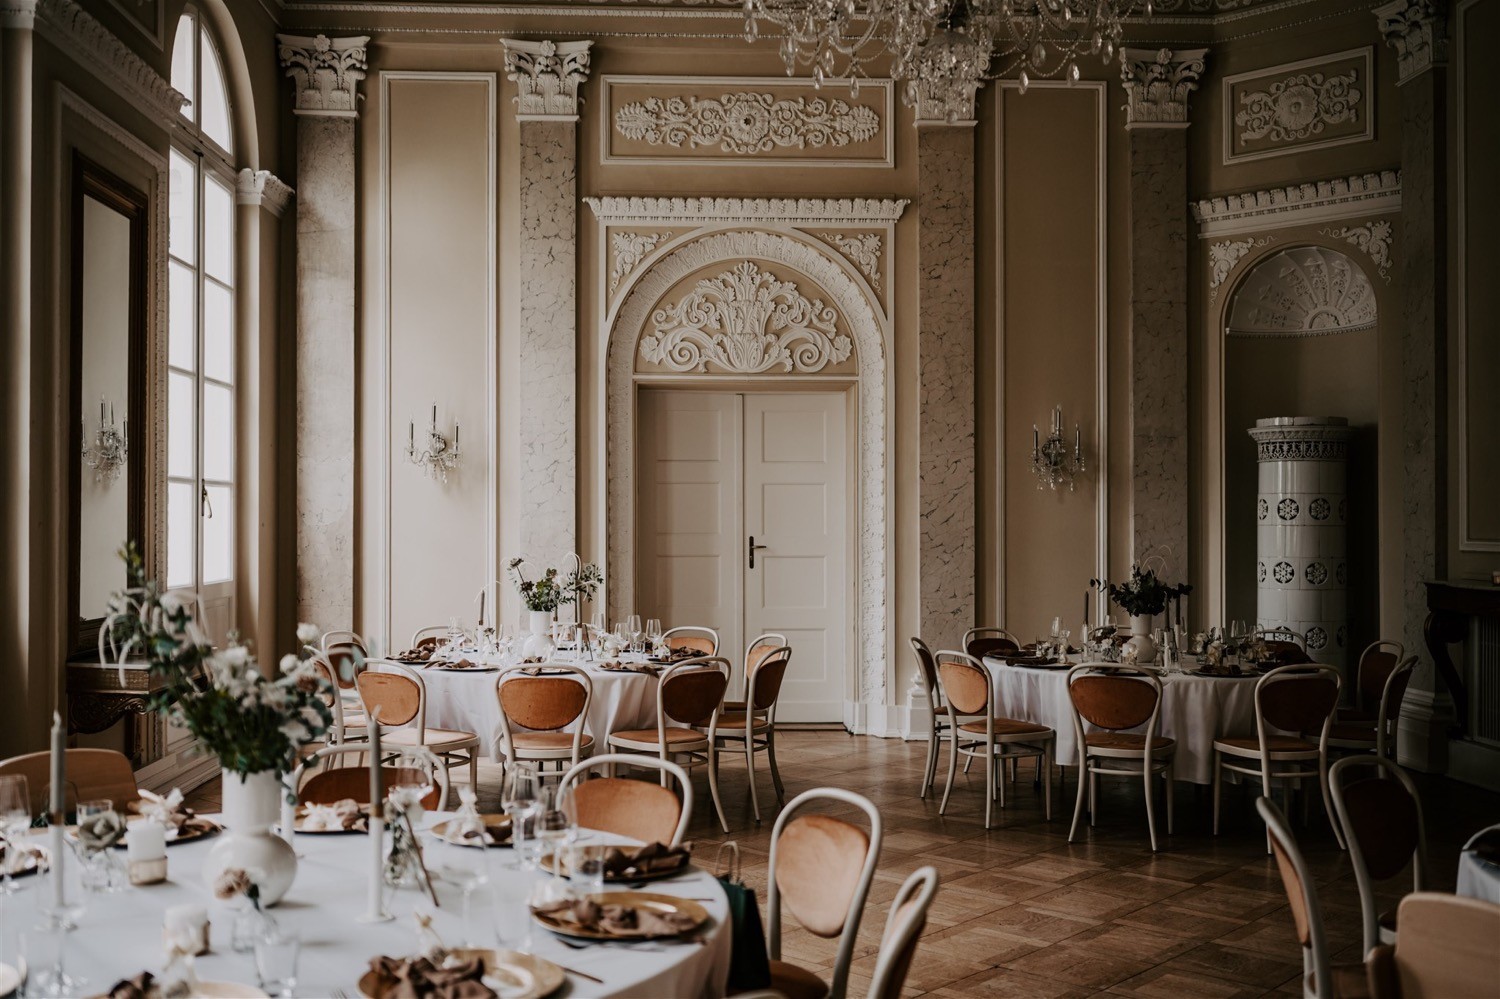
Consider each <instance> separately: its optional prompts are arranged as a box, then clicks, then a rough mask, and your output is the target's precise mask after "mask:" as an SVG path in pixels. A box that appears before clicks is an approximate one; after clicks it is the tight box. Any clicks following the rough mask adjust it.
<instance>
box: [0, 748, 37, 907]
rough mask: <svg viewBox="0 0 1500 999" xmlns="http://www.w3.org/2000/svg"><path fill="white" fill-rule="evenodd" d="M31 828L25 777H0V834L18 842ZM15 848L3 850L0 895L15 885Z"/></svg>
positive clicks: (11, 890)
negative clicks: (3, 859)
mask: <svg viewBox="0 0 1500 999" xmlns="http://www.w3.org/2000/svg"><path fill="white" fill-rule="evenodd" d="M29 828H31V797H30V794H29V792H28V789H27V787H26V778H25V777H23V776H21V775H20V774H8V775H6V776H4V777H0V835H3V836H4V837H5V840H6V842H7V843H12V842H14V843H20V842H21V841H22V840H23V838H24V837H25V836H26V830H27V829H29ZM18 856H19V851H17V850H6V851H5V881H4V883H3V884H0V895H13V894H15V893H16V892H17V891H19V890H20V889H19V888H17V887H16V883H15V880H14V879H13V878H12V877H11V872H12V871H13V870H14V869H15V864H16V859H17V857H18Z"/></svg>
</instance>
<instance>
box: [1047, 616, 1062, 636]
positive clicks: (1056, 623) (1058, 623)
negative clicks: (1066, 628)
mask: <svg viewBox="0 0 1500 999" xmlns="http://www.w3.org/2000/svg"><path fill="white" fill-rule="evenodd" d="M1061 632H1062V618H1060V617H1055V618H1053V619H1052V630H1051V631H1049V632H1047V635H1048V637H1051V638H1056V637H1057V636H1058V635H1059V634H1060V633H1061Z"/></svg>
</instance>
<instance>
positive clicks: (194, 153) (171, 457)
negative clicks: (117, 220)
mask: <svg viewBox="0 0 1500 999" xmlns="http://www.w3.org/2000/svg"><path fill="white" fill-rule="evenodd" d="M172 86H173V87H174V88H176V89H177V90H179V91H181V92H182V93H183V94H184V95H186V96H187V97H188V99H189V100H190V101H191V103H190V104H187V105H186V106H184V107H183V109H182V116H183V121H181V122H180V123H179V127H178V128H177V129H176V130H175V132H174V135H173V140H172V153H171V180H170V185H171V188H170V192H171V197H170V202H171V206H170V216H171V220H170V229H171V231H170V235H169V246H170V261H169V263H168V287H169V289H170V312H169V315H168V336H167V369H168V373H167V585H168V587H170V588H174V589H177V588H182V589H192V590H195V591H197V592H198V593H199V594H200V595H201V596H202V597H203V612H204V615H205V617H207V618H208V619H209V626H210V633H211V634H213V633H215V632H219V633H222V630H224V629H226V628H228V627H232V622H233V604H232V600H233V590H234V585H233V584H234V571H235V570H234V518H235V506H236V504H235V495H234V467H235V426H234V410H235V405H234V383H235V371H234V358H235V328H234V292H235V289H234V272H235V260H234V256H235V254H234V247H235V237H234V190H235V175H234V167H233V160H232V159H231V155H232V153H233V151H234V137H233V134H232V130H231V126H230V122H231V117H230V100H229V93H228V91H227V90H226V88H225V77H224V62H223V59H222V57H221V56H220V55H219V51H218V47H217V45H216V44H215V42H214V39H213V36H212V34H211V33H210V31H209V28H208V26H207V25H206V24H204V23H203V20H202V18H201V16H200V14H199V12H198V11H197V10H196V9H195V8H193V7H191V6H190V7H188V8H187V11H186V13H184V14H183V15H182V19H181V20H180V21H179V22H178V24H177V35H176V39H175V41H174V42H173V47H172Z"/></svg>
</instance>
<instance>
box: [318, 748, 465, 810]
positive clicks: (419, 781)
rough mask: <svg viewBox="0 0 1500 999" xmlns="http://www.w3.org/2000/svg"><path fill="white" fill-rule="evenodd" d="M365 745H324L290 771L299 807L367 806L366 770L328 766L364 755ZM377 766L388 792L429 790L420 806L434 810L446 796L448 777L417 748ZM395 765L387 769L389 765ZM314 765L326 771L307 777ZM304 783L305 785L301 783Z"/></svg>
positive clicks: (429, 755) (436, 761) (364, 767)
mask: <svg viewBox="0 0 1500 999" xmlns="http://www.w3.org/2000/svg"><path fill="white" fill-rule="evenodd" d="M368 752H369V747H368V746H324V747H323V748H322V749H320V750H318V751H317V752H316V753H313V754H312V759H311V760H309V761H308V762H307V763H305V764H303V765H302V766H299V767H298V768H297V769H296V770H294V771H292V776H291V786H292V788H293V789H294V791H295V793H296V795H297V803H298V804H299V805H332V804H334V803H336V802H339V801H342V800H344V799H345V798H348V799H351V800H353V802H354V803H355V804H356V805H368V804H369V803H370V768H369V767H368V766H367V765H365V764H363V763H355V764H352V765H349V766H329V765H328V764H329V763H330V762H331V761H333V760H334V759H336V758H339V757H347V756H351V755H356V754H357V755H358V756H364V755H365V754H366V753H368ZM381 755H382V756H384V757H385V761H384V762H383V763H382V764H381V766H380V786H381V788H382V789H383V790H385V791H387V792H388V791H389V790H390V789H391V788H393V787H426V788H430V789H431V790H429V791H428V792H427V794H426V795H424V796H423V797H422V807H423V808H428V809H435V808H438V807H439V805H440V803H441V802H442V801H443V800H444V799H445V798H447V796H448V774H447V771H445V770H444V769H443V765H442V761H440V760H439V759H438V758H437V757H436V756H434V755H433V754H432V753H430V752H429V751H427V750H426V749H423V748H421V747H412V748H410V749H403V750H401V751H399V752H396V753H391V754H389V755H387V754H386V753H384V752H382V753H381ZM393 763H394V764H395V766H391V765H390V764H393ZM318 764H322V765H323V766H324V767H325V768H326V769H322V770H319V771H318V772H317V773H314V774H312V775H311V776H308V771H310V770H312V769H313V767H315V766H317V765H318ZM304 780H305V782H304Z"/></svg>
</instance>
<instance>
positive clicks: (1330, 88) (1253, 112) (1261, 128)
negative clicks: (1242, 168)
mask: <svg viewBox="0 0 1500 999" xmlns="http://www.w3.org/2000/svg"><path fill="white" fill-rule="evenodd" d="M1358 80H1359V73H1358V72H1357V71H1355V70H1350V71H1349V72H1348V73H1339V74H1337V75H1334V76H1328V77H1325V76H1324V74H1322V73H1296V74H1293V75H1292V76H1289V77H1287V78H1286V79H1285V80H1278V81H1276V82H1275V83H1273V84H1271V85H1270V86H1269V87H1267V88H1266V89H1265V90H1252V91H1250V92H1249V93H1247V94H1245V95H1243V96H1242V97H1241V98H1240V103H1241V104H1242V105H1244V110H1243V111H1241V112H1239V113H1238V114H1236V115H1235V116H1234V123H1235V124H1236V125H1238V126H1239V127H1240V128H1241V129H1243V131H1241V132H1240V139H1241V140H1245V139H1266V138H1269V139H1270V140H1271V141H1272V142H1295V141H1296V140H1298V139H1305V138H1307V137H1309V136H1312V135H1318V134H1320V133H1321V132H1322V131H1323V130H1324V128H1325V127H1327V126H1328V125H1337V124H1340V123H1341V122H1346V121H1351V122H1352V121H1358V120H1359V102H1360V101H1361V100H1362V99H1363V98H1364V94H1363V93H1362V92H1361V91H1360V89H1359V88H1358V87H1356V86H1355V85H1354V84H1355V83H1356V82H1357V81H1358Z"/></svg>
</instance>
